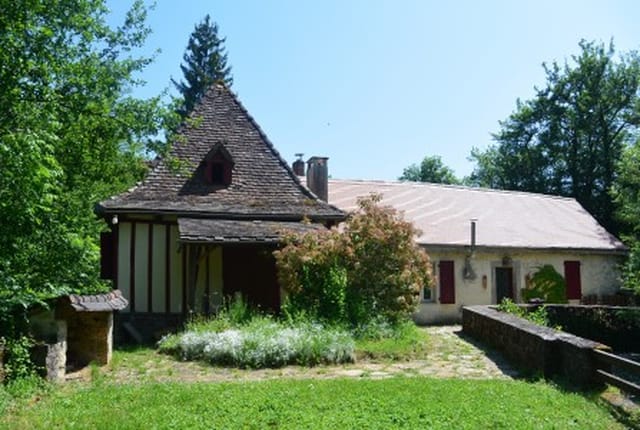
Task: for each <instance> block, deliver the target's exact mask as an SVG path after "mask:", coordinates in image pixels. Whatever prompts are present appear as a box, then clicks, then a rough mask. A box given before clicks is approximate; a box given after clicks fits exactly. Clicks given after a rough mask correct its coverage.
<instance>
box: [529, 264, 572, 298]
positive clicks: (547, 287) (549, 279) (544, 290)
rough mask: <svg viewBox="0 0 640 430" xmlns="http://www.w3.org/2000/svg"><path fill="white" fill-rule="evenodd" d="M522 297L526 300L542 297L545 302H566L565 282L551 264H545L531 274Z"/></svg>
mask: <svg viewBox="0 0 640 430" xmlns="http://www.w3.org/2000/svg"><path fill="white" fill-rule="evenodd" d="M522 298H523V299H524V300H526V301H529V300H531V299H542V300H544V301H545V302H546V303H567V283H566V281H565V279H564V277H563V276H562V275H561V274H560V273H558V272H557V271H556V269H555V268H554V267H553V266H552V265H550V264H545V265H544V266H542V267H539V268H538V270H537V271H536V272H535V273H534V274H533V276H532V277H531V279H530V280H529V285H528V286H527V288H526V289H525V290H524V291H523V292H522Z"/></svg>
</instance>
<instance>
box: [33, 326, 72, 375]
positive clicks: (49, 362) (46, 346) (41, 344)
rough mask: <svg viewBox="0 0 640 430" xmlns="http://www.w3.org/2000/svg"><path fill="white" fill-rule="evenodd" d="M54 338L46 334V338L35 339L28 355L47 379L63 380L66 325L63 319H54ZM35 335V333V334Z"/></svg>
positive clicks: (65, 361)
mask: <svg viewBox="0 0 640 430" xmlns="http://www.w3.org/2000/svg"><path fill="white" fill-rule="evenodd" d="M54 326H55V330H56V334H55V339H53V338H51V334H50V333H48V334H47V339H44V340H40V341H38V340H37V341H36V344H35V345H34V346H33V347H32V348H31V351H30V355H31V360H32V361H33V363H34V364H35V365H36V366H37V367H38V368H39V369H40V372H41V373H42V375H43V376H45V377H46V378H47V380H49V381H52V382H61V381H63V380H64V376H65V372H66V365H67V325H66V323H65V321H54ZM36 337H37V335H36Z"/></svg>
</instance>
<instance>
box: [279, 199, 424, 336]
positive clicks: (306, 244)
mask: <svg viewBox="0 0 640 430" xmlns="http://www.w3.org/2000/svg"><path fill="white" fill-rule="evenodd" d="M379 201H380V196H376V195H372V196H369V197H366V198H361V199H359V201H358V205H359V210H358V211H357V212H355V213H354V214H352V215H351V216H350V217H349V219H348V220H347V221H346V222H345V224H344V228H343V229H342V231H337V230H331V231H319V232H310V233H306V234H302V235H291V236H289V237H287V238H286V239H285V246H284V247H283V248H282V249H280V250H278V251H276V252H275V253H274V254H275V256H276V264H277V267H278V277H279V280H280V285H282V287H283V288H284V289H285V290H286V292H287V293H288V300H289V303H288V305H287V306H288V307H289V310H290V311H293V312H294V313H295V312H303V313H306V314H308V315H310V316H311V317H318V318H320V319H324V320H329V321H332V322H347V323H349V324H351V325H352V326H358V325H361V324H366V323H367V322H368V321H369V320H370V319H372V318H380V317H381V318H383V319H386V320H388V321H390V322H393V323H395V322H398V321H401V320H404V319H407V318H408V317H409V316H410V315H411V313H413V312H414V311H415V308H416V306H417V305H418V301H419V297H420V290H421V289H422V288H423V287H424V286H425V285H428V284H429V283H431V282H432V277H431V271H430V269H431V267H430V264H429V258H428V257H427V255H426V253H425V252H424V251H423V250H422V249H421V248H420V247H419V246H418V245H416V243H415V242H414V237H415V236H416V234H417V233H418V231H417V230H416V229H415V228H414V227H413V225H412V224H411V223H409V222H407V221H404V220H403V219H402V217H401V216H400V215H399V214H398V213H397V211H395V210H394V209H393V208H391V207H381V206H379V205H378V203H379Z"/></svg>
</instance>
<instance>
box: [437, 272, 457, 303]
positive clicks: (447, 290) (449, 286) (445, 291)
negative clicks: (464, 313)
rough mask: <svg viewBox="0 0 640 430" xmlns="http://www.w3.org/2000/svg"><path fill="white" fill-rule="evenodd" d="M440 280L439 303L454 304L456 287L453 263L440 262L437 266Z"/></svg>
mask: <svg viewBox="0 0 640 430" xmlns="http://www.w3.org/2000/svg"><path fill="white" fill-rule="evenodd" d="M438 271H439V272H440V273H439V278H440V303H444V304H447V303H455V302H456V286H455V278H454V273H455V272H454V269H453V261H441V262H440V263H439V264H438Z"/></svg>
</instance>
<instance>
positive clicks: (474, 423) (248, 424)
mask: <svg viewBox="0 0 640 430" xmlns="http://www.w3.org/2000/svg"><path fill="white" fill-rule="evenodd" d="M114 411H118V413H114ZM0 426H3V427H7V428H30V429H49V428H51V427H52V426H53V427H57V428H69V429H73V428H77V429H84V428H189V429H210V428H279V429H300V428H314V429H336V428H363V429H365V428H408V429H410V428H414V429H418V428H428V429H480V428H496V429H497V428H510V429H529V428H539V429H557V428H580V429H604V428H606V429H622V428H624V426H623V425H622V424H619V423H617V422H616V421H615V419H614V418H613V417H612V416H611V414H610V413H609V412H608V411H607V409H606V408H605V407H604V406H601V405H599V404H597V403H596V402H595V401H593V400H591V399H590V398H589V397H588V396H585V395H582V394H580V393H575V392H571V391H566V390H562V389H559V388H557V387H555V386H554V385H551V384H548V383H544V382H536V383H530V382H526V381H521V380H520V381H519V380H510V379H509V380H499V379H496V380H472V379H467V380H461V379H433V378H425V377H418V376H416V377H412V378H391V379H381V380H374V379H364V380H363V379H348V378H338V379H324V380H322V379H318V380H308V379H304V380H292V379H283V378H279V379H278V380H269V381H254V382H248V381H239V382H231V383H219V384H205V383H184V382H182V383H139V382H136V383H129V384H102V385H99V386H88V387H87V386H82V385H74V386H69V387H68V388H67V389H64V390H56V391H54V392H52V393H51V394H49V395H46V396H43V397H42V398H41V399H40V401H38V402H32V403H30V404H24V405H21V407H19V408H16V409H14V410H12V411H11V412H10V413H9V414H8V415H7V416H4V417H2V418H0Z"/></svg>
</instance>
